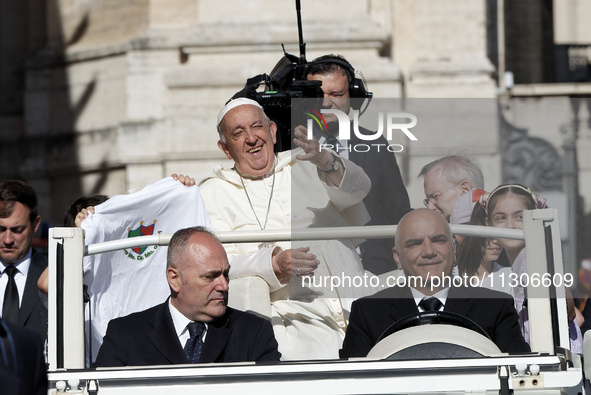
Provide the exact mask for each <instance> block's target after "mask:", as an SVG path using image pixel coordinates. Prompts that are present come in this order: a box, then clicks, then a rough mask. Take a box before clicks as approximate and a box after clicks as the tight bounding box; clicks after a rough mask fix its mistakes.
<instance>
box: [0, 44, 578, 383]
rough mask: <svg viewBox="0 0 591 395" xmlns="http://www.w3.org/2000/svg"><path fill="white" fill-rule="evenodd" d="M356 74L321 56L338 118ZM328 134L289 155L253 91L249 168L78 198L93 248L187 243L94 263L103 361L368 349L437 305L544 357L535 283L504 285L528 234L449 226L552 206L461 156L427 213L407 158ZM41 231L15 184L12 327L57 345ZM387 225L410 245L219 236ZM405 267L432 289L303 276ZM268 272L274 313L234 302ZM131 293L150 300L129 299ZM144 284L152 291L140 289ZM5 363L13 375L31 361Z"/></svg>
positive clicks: (245, 113) (31, 201)
mask: <svg viewBox="0 0 591 395" xmlns="http://www.w3.org/2000/svg"><path fill="white" fill-rule="evenodd" d="M354 73H355V71H354V68H353V67H352V66H351V65H350V64H349V63H348V62H347V61H346V60H345V59H344V58H343V57H341V56H336V55H328V56H323V57H321V58H318V59H316V60H315V61H313V62H311V64H310V67H309V69H308V76H307V78H308V79H309V80H317V81H321V82H322V86H321V88H322V90H323V92H324V98H323V101H322V106H323V108H332V109H338V110H341V111H343V112H345V113H349V111H350V110H351V104H350V103H351V97H352V96H353V97H354V94H352V93H353V88H352V86H353V84H352V82H353V80H354V79H355V75H354ZM326 120H327V122H331V121H333V122H334V121H336V119H335V120H331V118H330V117H329V116H327V117H326ZM327 129H328V130H331V128H327ZM328 130H327V131H325V133H322V132H321V131H318V130H314V134H313V136H311V138H309V136H308V133H307V130H306V128H305V127H304V126H302V125H300V126H298V127H296V128H294V130H293V136H292V137H293V143H294V149H292V150H288V151H283V152H279V153H275V151H274V144H275V143H276V134H277V125H276V124H275V123H274V122H273V121H272V120H271V119H269V118H268V117H267V116H266V114H265V109H264V108H263V107H261V105H260V104H259V103H258V102H256V101H254V100H252V99H248V98H236V99H232V100H230V101H229V102H228V103H226V105H225V106H224V107H223V108H222V110H221V111H220V112H219V114H218V117H217V131H218V134H219V141H218V147H219V148H220V149H221V150H222V151H223V152H224V154H225V155H226V156H227V158H228V159H230V160H232V161H233V166H232V167H230V168H223V167H222V166H218V167H216V168H215V169H214V171H213V173H212V174H211V175H210V176H209V177H206V178H205V179H203V180H201V181H200V182H196V181H195V180H194V179H192V178H191V177H189V176H186V175H182V174H181V175H176V174H175V175H173V177H172V178H167V179H165V180H162V181H160V182H158V183H156V184H153V185H150V186H148V187H146V188H145V189H144V190H142V191H139V192H135V193H133V194H130V195H121V196H119V195H118V196H114V197H112V198H110V199H109V198H108V197H107V196H104V195H101V196H98V197H97V196H93V197H83V198H82V199H81V200H79V201H76V202H74V203H73V204H72V206H71V207H70V209H69V211H68V213H67V215H66V218H65V220H64V221H65V222H64V224H65V225H67V226H80V227H82V228H84V229H85V231H86V238H87V239H86V242H87V244H88V243H90V242H98V241H105V240H108V239H109V238H110V237H112V238H122V237H129V236H131V235H132V234H134V233H133V232H139V233H137V234H151V233H150V232H155V231H158V232H164V233H174V236H173V238H172V240H171V242H170V245H169V246H168V249H164V248H162V249H159V250H148V251H147V250H146V249H145V248H144V249H137V250H133V251H132V250H129V251H128V250H125V254H119V255H117V256H115V255H107V256H105V257H103V258H85V263H84V273H85V284H86V285H87V286H88V289H89V306H91V307H92V310H93V314H94V315H93V316H92V317H90V318H89V319H90V320H91V321H92V320H96V323H95V324H94V326H93V328H94V329H93V331H94V333H93V336H92V338H93V339H94V341H93V347H94V349H93V350H92V351H91V352H90V354H91V355H92V358H91V359H92V361H90V362H91V363H93V364H94V365H95V366H131V365H151V364H159V365H161V364H175V363H194V362H232V361H277V360H280V359H281V360H312V359H335V358H339V357H341V358H345V357H352V356H356V357H357V356H365V355H367V353H368V352H369V351H370V349H371V348H372V347H373V346H375V345H376V343H377V342H378V341H379V340H380V338H381V335H382V334H383V333H384V331H386V330H387V329H388V328H389V327H390V326H391V325H392V324H394V323H396V322H397V321H399V320H400V319H402V318H404V317H405V316H408V315H412V314H417V313H420V312H432V311H444V312H452V313H455V314H459V315H461V316H464V317H466V318H468V319H470V320H472V321H474V322H475V323H476V324H477V325H478V326H480V327H481V328H482V329H483V330H484V332H486V334H487V335H488V336H489V337H490V339H491V340H492V341H493V342H494V343H495V344H496V345H497V346H498V348H499V350H500V351H501V352H526V351H529V349H530V348H529V345H528V340H529V322H528V314H527V303H526V301H527V294H526V292H525V287H524V286H522V285H521V284H520V285H518V286H515V287H507V286H505V287H499V285H498V284H500V283H501V282H499V281H494V276H500V275H503V273H517V274H520V273H525V270H526V268H525V262H526V260H525V248H524V247H525V243H524V241H523V240H509V239H483V238H476V237H460V236H458V235H452V234H451V231H450V227H449V223H452V224H467V223H469V224H475V225H488V226H495V227H505V228H513V229H522V227H523V220H522V213H523V211H524V210H532V209H536V208H542V207H544V203H545V202H544V201H543V199H542V198H541V197H539V196H538V195H536V194H535V193H533V192H532V191H531V190H530V189H529V188H527V187H525V186H521V185H516V184H515V185H501V186H499V187H497V188H495V189H494V190H492V191H491V192H490V193H487V192H486V191H485V189H484V177H483V174H482V171H481V169H480V167H479V165H478V164H477V162H475V161H474V160H472V159H470V158H468V157H465V156H461V155H451V156H446V157H444V158H441V159H438V160H436V161H433V162H431V163H429V164H427V165H425V166H424V167H423V169H422V170H421V172H420V174H419V176H421V177H424V192H425V200H424V203H425V206H426V208H415V209H412V208H411V207H410V201H409V197H408V194H407V191H406V188H405V186H404V183H403V181H402V177H401V174H400V169H399V167H398V164H397V162H396V157H395V155H394V154H393V153H391V152H388V151H387V150H375V152H374V151H371V150H370V151H369V152H363V153H359V152H357V151H355V150H348V149H346V147H347V145H350V144H355V140H354V139H352V140H349V141H347V140H345V141H337V142H333V144H338V146H340V147H344V148H345V149H333V150H329V149H321V146H322V144H324V143H325V142H326V141H328V140H331V141H334V140H335V136H334V135H330V134H327V133H328ZM362 133H371V132H370V131H363V130H362ZM382 139H383V137H382ZM333 147H335V145H333ZM372 147H373V148H372V149H374V148H375V146H373V145H372ZM175 209H176V210H177V211H174V210H175ZM150 221H153V222H150ZM39 223H40V217H39V215H38V202H37V196H36V193H35V191H34V190H33V189H32V188H31V187H30V186H29V185H27V184H26V183H25V182H22V181H5V182H2V183H0V270H1V272H0V305H1V306H2V321H0V323H2V328H0V329H2V330H1V331H0V334H4V333H10V332H14V331H18V333H19V336H21V334H22V336H23V337H25V336H27V337H30V339H33V340H31V342H28V343H27V344H28V346H29V347H30V346H31V345H32V344H37V343H42V341H41V339H46V337H47V308H46V305H45V304H44V303H43V294H46V293H47V292H51V289H49V285H48V282H47V259H46V258H45V257H44V256H43V255H41V254H39V253H37V252H36V251H35V250H34V249H33V248H32V239H33V234H34V233H35V231H36V230H37V227H38V226H39ZM144 223H147V224H148V225H144ZM383 224H398V227H397V231H396V235H395V237H394V238H381V239H371V240H360V239H355V238H342V239H336V240H323V241H317V240H309V241H297V242H296V241H293V242H262V243H240V244H227V245H224V246H222V244H220V242H219V241H218V240H217V238H216V237H215V235H214V234H213V233H212V232H219V231H233V230H282V229H292V230H295V229H307V228H311V227H338V226H362V225H383ZM135 226H137V228H134V227H135ZM155 229H157V230H155ZM107 234H108V235H109V236H107ZM117 260H123V261H125V262H127V261H133V262H134V264H133V265H125V264H121V265H116V264H115V261H117ZM128 263H129V262H128ZM388 274H392V275H398V276H400V275H402V276H406V277H407V278H409V279H410V278H413V277H414V278H420V279H421V280H422V281H421V282H420V284H416V283H415V284H411V285H407V286H404V287H392V288H388V289H386V290H379V289H374V288H372V287H367V286H363V287H357V286H351V285H349V286H346V285H344V284H339V286H334V284H333V283H330V284H328V285H330V286H328V285H327V284H320V283H317V282H315V281H314V282H312V281H308V282H305V281H303V279H311V278H324V277H338V276H342V275H346V276H349V277H364V276H383V275H388ZM455 275H460V276H462V275H467V276H476V277H478V278H479V279H483V280H485V281H483V282H482V285H483V287H478V288H475V287H466V286H462V287H455V286H445V285H442V284H435V283H433V282H432V279H433V278H436V277H440V276H455ZM251 276H255V277H258V278H260V279H262V280H263V281H264V283H265V284H266V286H267V287H268V298H269V304H270V306H269V313H268V315H267V316H264V317H262V318H261V317H258V316H257V315H255V314H252V313H248V312H241V311H239V310H236V309H233V308H230V307H228V293H229V292H232V287H231V286H230V285H231V283H232V280H234V279H239V278H243V277H251ZM131 284H133V294H131V293H130V294H127V293H126V292H127V291H128V289H129V288H131V287H130V285H131ZM409 284H410V283H409ZM505 284H507V283H506V282H505ZM487 288H488V289H487ZM138 290H143V291H144V292H147V293H148V294H149V297H143V296H141V297H138V296H137V295H138ZM378 291H380V292H378ZM134 298H135V299H134ZM569 313H572V314H570V315H569V319H570V320H571V326H570V328H571V349H572V350H573V351H576V352H581V349H580V345H581V344H582V339H581V332H580V329H579V327H580V325H579V322H577V320H576V319H575V315H574V314H575V313H576V309H574V308H573V309H569ZM97 323H100V324H97ZM15 328H18V329H15ZM3 336H4V335H3ZM14 338H15V339H17V337H14ZM15 343H16V345H13V346H12V347H14V346H16V347H19V346H18V343H17V342H15ZM5 344H7V343H6V342H3V343H0V346H1V347H5ZM33 351H35V350H33ZM37 351H38V350H37ZM37 351H35V352H31V353H30V356H29V354H25V353H24V352H23V353H21V352H20V351H17V352H16V365H19V364H24V363H28V364H32V362H31V361H33V360H34V361H37V362H36V363H35V366H36V368H34V369H33V368H30V367H29V368H25V367H23V368H21V369H19V373H20V375H25V374H26V375H29V374H34V377H35V379H34V380H31V379H29V378H24V376H23V378H20V384H19V382H18V381H19V380H18V379H17V380H15V381H16V382H15V384H14V385H16V386H19V385H20V386H21V393H34V392H33V391H32V390H31V387H28V386H30V385H33V384H30V383H38V382H43V381H44V380H45V382H46V376H44V375H45V372H44V369H42V368H39V366H42V359H40V358H42V355H43V353H42V352H41V353H39V352H37ZM2 355H6V353H2ZM8 355H10V354H8ZM33 358H34V359H33ZM4 359H6V358H4ZM39 361H41V362H39ZM0 362H3V363H1V364H0V366H2V369H0V373H1V374H4V373H5V372H6V369H8V368H9V367H10V366H12V365H15V364H10V363H8V362H10V361H6V360H3V361H0ZM44 377H45V379H44ZM25 382H26V383H28V384H25ZM41 387H42V385H41ZM15 388H16V387H15ZM23 391H25V392H23ZM40 391H41V392H39V393H42V391H43V390H42V389H41V390H40Z"/></svg>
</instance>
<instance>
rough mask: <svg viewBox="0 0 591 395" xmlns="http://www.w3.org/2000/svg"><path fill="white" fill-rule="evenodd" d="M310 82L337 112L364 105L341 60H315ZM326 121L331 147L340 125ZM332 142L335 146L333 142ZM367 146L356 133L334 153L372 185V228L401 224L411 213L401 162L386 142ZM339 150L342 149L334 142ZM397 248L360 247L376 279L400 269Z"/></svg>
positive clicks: (368, 200)
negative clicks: (394, 250)
mask: <svg viewBox="0 0 591 395" xmlns="http://www.w3.org/2000/svg"><path fill="white" fill-rule="evenodd" d="M307 79H308V80H309V81H321V82H322V86H321V88H322V91H323V92H324V99H323V102H322V107H323V108H327V109H336V110H340V111H342V112H344V113H345V114H349V112H350V111H351V108H352V105H351V99H353V100H354V101H355V102H360V101H362V100H363V99H364V97H361V96H363V91H364V88H363V90H361V89H360V87H359V86H358V85H359V84H361V80H360V79H356V78H355V70H354V69H353V66H351V64H350V63H349V62H348V61H347V60H346V59H345V58H344V57H342V56H340V55H325V56H321V57H319V58H316V59H314V60H313V61H312V62H310V63H309V64H308V69H307ZM323 116H324V119H325V120H326V122H327V126H328V131H327V134H326V135H324V136H321V135H317V136H316V137H317V138H318V139H319V140H320V142H321V143H324V144H326V143H327V142H328V141H330V138H331V136H332V134H331V132H332V133H333V134H336V133H337V132H338V122H337V118H336V115H334V114H323ZM359 131H360V132H361V133H362V134H366V135H374V134H375V133H374V132H372V131H369V130H368V129H365V128H363V127H361V126H360V127H359ZM315 132H316V133H317V134H318V133H320V132H319V131H315ZM329 134H331V135H329ZM323 137H324V138H323ZM332 137H333V141H334V136H332ZM325 139H326V140H325ZM367 143H368V142H367V141H364V140H361V139H360V138H359V137H358V136H357V135H356V134H355V133H351V139H350V140H349V141H338V146H339V148H338V149H335V151H337V152H338V154H339V155H341V156H342V157H344V158H347V159H349V160H350V161H352V162H353V163H355V164H357V165H358V166H360V167H361V168H363V171H365V173H366V174H367V176H368V177H369V178H370V180H371V189H370V191H369V193H368V194H367V196H366V197H365V199H364V200H363V202H364V203H365V207H366V208H367V210H368V212H369V215H370V217H371V220H370V222H369V223H368V224H367V225H393V224H397V223H398V221H399V220H400V218H402V216H403V215H404V214H406V213H407V212H409V211H410V210H411V208H410V200H409V198H408V193H407V191H406V187H405V186H404V182H403V180H402V176H401V174H400V168H399V167H398V164H397V163H396V157H395V156H394V153H392V152H389V151H388V150H387V149H386V148H385V147H387V146H388V145H389V143H388V141H387V140H386V139H385V138H384V136H380V137H379V138H378V139H376V140H373V141H371V144H367ZM334 144H337V143H334V142H333V145H334ZM357 144H364V146H365V145H369V147H370V148H369V150H368V151H366V150H363V151H361V150H355V149H354V147H355V146H356V145H357ZM380 147H381V148H380ZM392 246H393V240H392V239H387V238H381V239H369V240H367V241H365V243H363V244H361V245H360V246H359V248H360V250H361V260H362V262H363V267H364V268H365V269H366V270H368V271H370V272H372V273H374V274H382V273H385V272H389V271H391V270H394V269H395V268H396V267H395V264H394V261H393V260H392V253H391V251H392Z"/></svg>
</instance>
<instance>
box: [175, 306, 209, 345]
mask: <svg viewBox="0 0 591 395" xmlns="http://www.w3.org/2000/svg"><path fill="white" fill-rule="evenodd" d="M168 309H169V310H170V315H171V316H172V323H173V324H174V330H175V331H176V335H177V337H178V338H179V341H180V342H181V347H185V344H186V343H187V340H189V338H190V337H191V334H190V333H189V328H187V325H189V324H190V323H191V322H193V321H191V320H190V319H188V318H187V317H185V316H184V315H183V313H181V312H180V311H178V310H177V308H176V307H174V306H173V305H172V301H171V300H170V299H168ZM203 325H205V329H204V330H203V334H202V335H201V341H202V342H203V343H205V336H206V335H207V328H208V326H207V324H206V323H205V322H204V323H203Z"/></svg>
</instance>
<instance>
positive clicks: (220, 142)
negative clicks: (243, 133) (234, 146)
mask: <svg viewBox="0 0 591 395" xmlns="http://www.w3.org/2000/svg"><path fill="white" fill-rule="evenodd" d="M218 147H219V149H221V150H222V151H224V154H226V158H228V159H232V155H230V150H229V149H228V146H227V145H226V143H224V142H223V141H222V140H218Z"/></svg>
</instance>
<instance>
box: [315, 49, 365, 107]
mask: <svg viewBox="0 0 591 395" xmlns="http://www.w3.org/2000/svg"><path fill="white" fill-rule="evenodd" d="M313 63H324V64H336V65H339V66H341V68H343V69H344V70H345V74H347V80H348V81H349V96H350V97H351V98H352V99H369V100H371V98H372V97H373V93H372V92H368V91H367V88H366V87H365V82H364V81H363V80H362V79H361V78H357V77H355V69H354V68H353V66H351V63H349V62H347V61H346V60H344V59H336V58H329V59H321V60H315V61H313ZM362 104H363V100H354V101H353V103H351V107H353V109H354V110H359V109H360V108H361V105H362Z"/></svg>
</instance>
